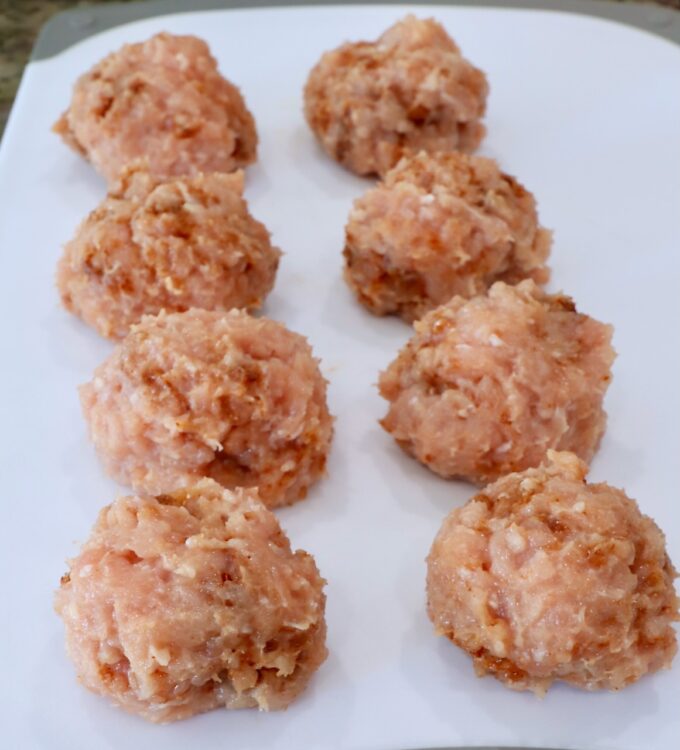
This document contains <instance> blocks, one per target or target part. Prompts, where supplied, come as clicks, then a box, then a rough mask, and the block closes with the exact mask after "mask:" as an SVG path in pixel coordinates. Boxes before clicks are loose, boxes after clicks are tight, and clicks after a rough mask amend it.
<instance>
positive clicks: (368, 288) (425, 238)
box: [344, 152, 551, 321]
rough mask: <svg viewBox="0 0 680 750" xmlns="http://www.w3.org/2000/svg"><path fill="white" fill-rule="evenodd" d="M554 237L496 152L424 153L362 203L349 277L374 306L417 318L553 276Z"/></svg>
mask: <svg viewBox="0 0 680 750" xmlns="http://www.w3.org/2000/svg"><path fill="white" fill-rule="evenodd" d="M550 244H551V235H550V232H548V231H547V230H545V229H543V228H542V227H541V226H540V225H539V223H538V216H537V213H536V201H535V200H534V197H533V196H532V194H531V193H530V192H528V191H527V190H526V189H525V188H524V187H523V186H522V185H521V184H520V183H519V182H517V180H516V179H515V178H514V177H511V176H510V175H507V174H504V173H503V172H501V171H500V169H499V168H498V165H497V164H496V162H494V161H493V160H492V159H484V158H482V157H479V156H466V155H465V154H460V153H456V152H449V153H436V154H427V153H425V152H421V153H420V154H418V155H417V156H415V157H411V158H408V157H406V158H404V159H402V160H401V161H400V162H399V164H398V165H397V166H396V167H395V168H394V169H392V170H390V171H389V172H388V173H387V174H386V175H385V178H384V179H383V181H382V182H381V183H379V184H378V185H377V186H376V187H374V188H372V189H371V190H369V191H368V192H367V193H365V194H364V195H363V196H362V197H361V198H359V199H358V200H356V201H355V203H354V207H353V209H352V212H351V213H350V216H349V221H348V223H347V227H346V243H345V251H344V255H345V261H346V264H345V278H346V279H347V282H348V283H349V285H350V287H352V289H353V290H354V292H355V293H356V295H357V297H358V299H359V301H360V302H361V303H362V304H364V305H365V306H366V307H367V308H368V309H369V310H370V311H371V312H373V313H375V314H377V315H385V314H397V315H400V316H401V317H402V318H404V319H405V320H407V321H412V320H415V319H417V318H419V317H421V316H422V315H423V314H424V313H426V312H428V311H429V310H431V309H433V308H434V307H437V305H441V304H443V303H445V302H448V301H449V300H450V299H451V297H453V296H454V295H456V294H460V295H462V296H463V297H473V296H474V295H476V294H480V293H483V292H485V291H486V290H487V289H488V288H489V286H491V284H493V283H494V282H495V281H499V280H501V281H507V282H509V283H516V282H518V281H521V280H522V279H526V278H532V279H534V281H536V282H538V283H544V282H546V281H547V280H548V276H549V273H548V270H547V268H546V265H545V261H546V258H547V257H548V253H549V251H550Z"/></svg>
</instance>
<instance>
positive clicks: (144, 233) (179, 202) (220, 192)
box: [57, 165, 280, 339]
mask: <svg viewBox="0 0 680 750" xmlns="http://www.w3.org/2000/svg"><path fill="white" fill-rule="evenodd" d="M242 191H243V173H242V172H239V173H237V174H231V175H228V174H223V173H212V174H205V175H204V174H198V175H195V176H193V177H176V178H165V179H161V178H156V177H152V176H151V175H149V173H148V172H146V171H145V170H144V168H143V167H141V166H139V165H137V166H134V167H132V168H126V169H125V170H124V172H123V174H122V176H121V178H120V180H119V181H118V182H117V184H116V185H115V186H114V187H113V188H112V190H111V191H110V192H109V195H108V197H107V198H106V199H105V200H104V201H103V202H102V203H101V204H100V205H99V207H98V208H96V209H95V210H94V211H93V212H92V213H91V214H90V215H89V216H88V217H87V219H85V221H84V222H83V224H82V225H81V226H80V228H79V229H78V231H77V233H76V236H75V238H74V239H73V240H71V242H69V243H68V244H67V245H66V247H65V250H64V255H63V257H62V259H61V261H60V263H59V267H58V272H57V285H58V287H59V291H60V293H61V298H62V301H63V303H64V305H65V307H66V308H67V309H68V310H70V311H71V312H73V313H75V314H76V315H78V316H80V317H81V318H82V319H83V320H85V321H86V322H87V323H89V324H90V325H92V326H93V327H94V328H96V329H97V331H98V332H99V333H101V334H102V335H103V336H107V337H109V338H115V339H119V338H122V337H123V336H125V334H126V333H127V332H128V330H129V328H130V326H131V325H132V324H133V323H137V322H138V321H139V320H140V318H141V317H142V315H145V314H147V313H157V312H160V311H161V310H163V309H165V310H168V311H183V310H187V309H189V308H190V307H202V308H206V309H208V310H230V309H232V308H234V307H245V308H256V307H259V306H260V305H261V304H262V302H263V300H264V298H265V297H266V296H267V294H268V293H269V291H270V290H271V288H272V286H273V285H274V278H275V276H276V269H277V266H278V262H279V256H280V252H279V250H278V249H276V248H274V247H272V245H271V242H270V239H269V232H267V230H266V228H265V227H264V226H263V225H262V224H260V222H258V221H256V220H255V219H253V217H252V216H251V215H250V213H249V212H248V207H247V204H246V202H245V200H244V199H243V198H242V197H241V193H242Z"/></svg>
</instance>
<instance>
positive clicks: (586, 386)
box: [380, 281, 615, 483]
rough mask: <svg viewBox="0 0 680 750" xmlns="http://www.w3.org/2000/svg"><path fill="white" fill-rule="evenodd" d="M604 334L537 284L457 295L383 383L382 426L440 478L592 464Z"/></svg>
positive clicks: (609, 358)
mask: <svg viewBox="0 0 680 750" xmlns="http://www.w3.org/2000/svg"><path fill="white" fill-rule="evenodd" d="M611 336H612V328H611V326H608V325H604V324H603V323H600V322H598V321H596V320H594V319H593V318H590V317H588V316H587V315H583V314H580V313H578V312H577V311H576V308H575V306H574V303H573V301H572V300H571V299H570V298H569V297H565V296H563V295H560V294H558V295H548V294H546V293H544V292H543V291H541V290H540V289H539V288H538V287H537V286H536V284H535V283H534V282H533V281H523V282H521V283H520V284H518V285H517V286H514V287H513V286H509V285H507V284H505V283H503V282H500V281H499V282H497V283H496V284H494V285H493V286H492V287H491V289H490V290H489V292H488V294H486V295H484V296H479V297H475V298H473V299H471V300H466V299H464V298H463V297H454V298H453V299H452V300H451V301H450V302H448V303H447V304H446V305H442V306H441V307H438V308H437V309H435V310H433V311H432V312H430V313H428V314H427V315H425V317H424V318H422V319H421V320H420V321H418V322H417V323H416V324H415V335H414V336H413V338H412V339H411V340H410V341H409V343H408V344H407V345H406V346H405V347H404V348H403V349H402V351H401V352H400V353H399V356H398V357H397V358H396V359H395V360H394V362H392V364H391V365H390V366H389V367H388V368H387V370H386V371H385V372H383V373H382V375H381V377H380V393H381V394H382V396H383V397H384V398H385V399H387V401H389V404H390V405H389V410H388V413H387V415H386V416H385V418H384V419H383V420H382V426H383V427H384V428H385V429H386V430H387V431H388V432H389V433H390V434H391V435H392V436H393V437H394V438H395V440H396V441H397V442H398V444H399V445H400V446H401V447H402V448H403V449H404V450H405V451H407V452H408V453H410V454H411V455H413V456H414V457H415V458H417V459H418V460H419V461H421V462H422V463H423V464H425V465H426V466H427V467H428V468H430V469H432V471H434V472H436V473H437V474H440V475H441V476H443V477H464V478H466V479H469V480H471V481H473V482H477V483H483V482H487V481H492V480H494V479H497V478H498V477H501V476H503V475H504V474H507V473H508V472H511V471H520V470H522V469H525V468H528V467H530V466H537V465H538V464H539V463H540V462H541V461H542V460H543V457H544V456H545V453H546V451H547V450H548V449H551V448H552V449H556V450H569V451H572V452H574V453H576V454H577V455H578V456H579V457H580V458H582V459H584V460H585V461H590V459H591V458H592V456H593V455H594V453H595V451H596V450H597V447H598V445H599V443H600V439H601V437H602V435H603V433H604V430H605V425H606V414H605V412H604V409H603V406H602V402H603V399H604V395H605V392H606V390H607V387H608V385H609V382H610V380H611V365H612V362H613V360H614V356H615V355H614V350H613V349H612V347H611V343H610V340H611Z"/></svg>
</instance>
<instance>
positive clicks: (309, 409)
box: [80, 309, 333, 507]
mask: <svg viewBox="0 0 680 750" xmlns="http://www.w3.org/2000/svg"><path fill="white" fill-rule="evenodd" d="M80 394H81V403H82V407H83V413H84V415H85V418H86V420H87V423H88V426H89V431H90V436H91V438H92V440H93V442H94V445H95V448H96V450H97V452H98V454H99V456H100V458H101V459H102V461H103V463H104V467H105V468H106V470H107V472H108V473H109V475H110V476H112V477H113V478H114V479H116V480H118V481H120V482H122V483H123V484H126V485H129V486H132V487H133V488H134V489H135V491H136V492H144V493H148V494H152V495H156V494H159V493H163V492H169V491H172V490H174V489H178V488H181V487H184V486H187V485H190V484H192V483H194V482H196V481H197V480H198V479H200V478H201V477H204V476H209V477H211V478H212V479H215V480H216V481H218V482H219V483H220V484H222V485H223V486H224V487H227V488H234V487H257V488H258V489H259V494H260V498H261V499H262V501H263V502H264V503H265V505H267V506H268V507H275V506H279V505H287V504H289V503H292V502H295V501H296V500H299V499H301V498H303V497H305V495H306V493H307V490H308V488H309V487H310V485H311V484H313V483H314V482H315V481H316V480H318V479H319V478H320V477H321V476H322V475H323V474H324V470H325V465H326V459H327V456H328V452H329V450H330V444H331V438H332V434H333V420H332V417H331V416H330V414H329V412H328V406H327V403H326V381H325V380H324V378H323V376H322V375H321V372H320V370H319V366H318V361H317V360H316V359H314V357H313V355H312V351H311V348H310V346H309V344H308V343H307V341H306V340H305V339H304V338H303V337H302V336H300V335H298V334H296V333H292V332H291V331H289V330H287V329H286V328H285V327H284V326H283V325H281V324H280V323H276V322H274V321H272V320H267V319H266V318H253V317H251V316H250V315H248V314H247V313H244V312H242V311H238V310H234V311H231V312H228V313H221V312H211V311H207V310H195V309H194V310H189V311H188V312H185V313H173V314H164V313H161V314H160V315H158V316H156V317H151V316H146V317H144V318H142V321H141V323H139V324H138V325H136V326H133V328H132V330H131V332H130V333H129V334H128V336H127V337H126V338H125V339H124V340H123V341H122V342H121V343H120V344H119V345H118V346H117V347H116V349H115V350H114V352H113V353H112V354H111V356H110V357H109V358H108V359H107V360H106V361H105V362H104V363H103V364H102V365H100V366H99V368H97V370H96V371H95V373H94V377H93V379H92V381H91V382H89V383H87V384H85V385H84V386H82V387H81V391H80Z"/></svg>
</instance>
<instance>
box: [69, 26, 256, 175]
mask: <svg viewBox="0 0 680 750" xmlns="http://www.w3.org/2000/svg"><path fill="white" fill-rule="evenodd" d="M54 130H55V132H56V133H58V134H59V135H61V136H62V138H63V139H64V140H65V141H66V143H68V144H69V145H70V146H72V147H73V148H74V149H75V150H76V151H78V152H79V153H81V154H82V155H83V156H84V157H85V158H86V159H88V160H89V161H90V162H92V165H93V166H94V167H95V169H96V170H97V171H98V172H101V174H102V175H104V177H105V178H106V179H107V180H114V179H116V178H117V177H118V174H119V173H120V171H121V169H122V168H123V167H124V166H126V165H127V164H129V163H130V162H132V161H134V160H136V159H140V158H145V159H147V160H148V164H149V169H150V171H151V172H152V173H153V174H155V175H182V174H195V173H197V172H231V171H233V170H234V169H237V168H239V167H245V166H246V165H248V164H250V163H251V162H253V161H255V158H256V149H257V133H256V132H255V121H254V120H253V116H252V115H251V114H250V112H249V111H248V109H247V107H246V104H245V102H244V100H243V97H242V96H241V93H240V92H239V90H238V89H237V88H236V86H234V85H233V84H232V83H230V82H229V81H227V80H226V79H225V78H223V77H222V76H221V75H220V73H219V71H218V70H217V62H216V61H215V59H214V58H213V57H212V55H211V54H210V50H209V49H208V45H207V44H206V43H205V42H204V41H203V40H201V39H198V38H196V37H194V36H174V35H172V34H166V33H162V34H156V35H155V36H153V37H151V39H148V40H147V41H146V42H143V43H140V44H126V45H125V46H123V47H122V48H121V49H120V50H118V51H117V52H113V53H112V54H110V55H108V56H107V57H105V58H104V59H103V60H102V61H101V62H99V63H97V64H96V65H95V66H94V67H93V68H92V69H91V70H89V71H88V72H87V73H85V74H84V75H83V76H81V77H80V78H79V79H78V81H77V82H76V84H75V87H74V90H73V98H72V100H71V104H70V105H69V108H68V109H67V110H66V112H64V114H63V115H62V116H61V118H60V119H59V120H58V121H57V123H56V124H55V126H54Z"/></svg>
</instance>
